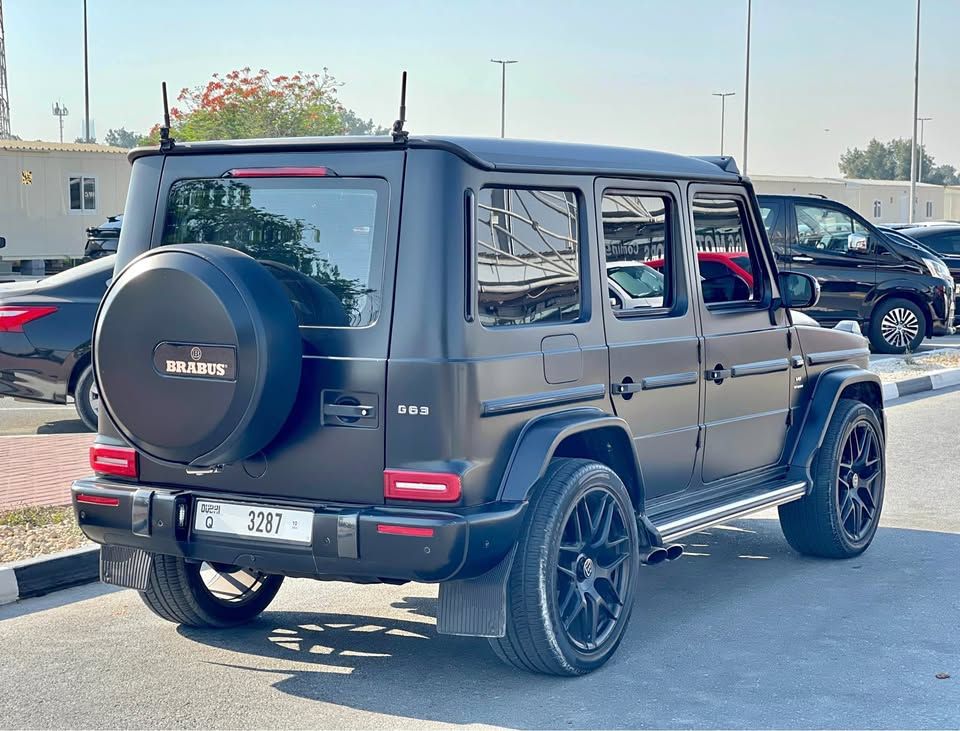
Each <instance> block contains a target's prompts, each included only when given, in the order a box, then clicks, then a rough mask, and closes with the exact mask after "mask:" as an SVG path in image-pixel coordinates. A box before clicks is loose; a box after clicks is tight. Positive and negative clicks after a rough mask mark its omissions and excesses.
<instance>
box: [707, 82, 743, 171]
mask: <svg viewBox="0 0 960 731" xmlns="http://www.w3.org/2000/svg"><path fill="white" fill-rule="evenodd" d="M736 93H737V92H735V91H715V92H713V94H712V96H718V97H720V157H723V128H724V126H725V123H726V113H727V97H728V96H736Z"/></svg>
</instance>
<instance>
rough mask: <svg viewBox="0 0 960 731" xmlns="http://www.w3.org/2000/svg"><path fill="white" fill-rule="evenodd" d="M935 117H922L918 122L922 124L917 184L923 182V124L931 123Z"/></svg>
mask: <svg viewBox="0 0 960 731" xmlns="http://www.w3.org/2000/svg"><path fill="white" fill-rule="evenodd" d="M931 119H933V117H920V119H918V120H917V121H918V122H919V123H920V152H919V153H918V154H917V157H918V158H919V161H918V163H917V182H918V183H922V182H923V123H924V122H929V121H930V120H931Z"/></svg>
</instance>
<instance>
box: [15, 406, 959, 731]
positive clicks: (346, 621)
mask: <svg viewBox="0 0 960 731" xmlns="http://www.w3.org/2000/svg"><path fill="white" fill-rule="evenodd" d="M889 423H890V442H889V449H888V460H889V476H888V484H887V500H886V506H885V510H884V516H883V527H882V528H881V530H880V531H879V532H878V534H877V537H876V540H875V542H874V544H873V546H872V547H871V548H870V550H869V551H867V552H866V553H865V554H864V555H863V556H861V557H859V558H857V559H853V560H850V561H842V562H837V561H822V560H813V559H806V558H801V557H800V556H798V555H796V554H794V553H793V552H792V551H791V550H790V549H789V548H788V547H787V545H786V543H785V542H784V540H783V538H782V536H781V534H780V531H779V528H778V526H777V524H776V521H775V520H773V518H775V513H774V512H773V511H770V512H768V513H767V514H765V515H762V516H760V517H759V518H758V519H749V520H743V521H739V522H737V523H735V524H733V525H730V526H725V527H721V528H715V529H711V530H710V531H708V532H705V533H702V534H699V535H696V536H692V537H690V539H689V543H688V544H687V549H688V552H689V553H688V555H687V556H685V557H684V558H682V559H681V560H680V561H677V562H675V563H673V564H668V565H666V566H658V567H655V568H649V569H644V575H643V579H644V587H643V592H642V596H641V597H640V598H639V600H638V601H637V606H636V607H635V610H634V614H633V621H632V624H631V627H630V629H629V631H628V633H627V636H626V638H625V640H624V642H623V645H622V646H621V648H620V650H619V652H618V654H617V655H616V657H615V658H614V659H613V660H612V661H611V662H610V663H609V664H608V665H607V666H605V667H604V668H603V669H601V670H600V671H598V672H597V673H594V674H593V675H591V676H589V677H585V678H578V679H572V680H571V679H556V678H547V677H539V676H532V675H527V674H524V673H520V672H517V671H514V670H512V669H510V668H507V667H505V666H503V665H501V664H500V663H499V662H498V661H497V660H496V659H495V658H494V657H493V655H492V653H491V652H490V651H489V650H488V648H487V646H486V643H485V642H484V641H483V640H475V639H469V638H455V637H441V636H438V635H437V634H436V632H435V629H434V619H433V617H434V615H435V611H436V589H435V588H434V587H431V586H426V585H406V586H400V587H385V586H366V587H365V586H353V585H349V584H339V583H329V584H327V583H318V582H312V581H308V580H296V581H288V582H287V583H286V584H285V585H284V587H283V589H282V590H281V592H280V595H279V596H278V598H277V599H276V601H275V602H274V604H273V605H272V606H271V608H270V609H269V611H267V612H266V613H265V614H264V615H263V616H262V617H261V618H260V619H259V620H258V621H257V622H255V623H254V624H252V625H249V626H247V627H245V628H242V629H239V630H234V631H198V630H190V629H178V628H177V627H175V626H174V625H172V624H168V623H165V622H163V621H161V620H160V619H157V618H156V617H154V616H153V615H151V614H149V613H148V611H147V610H146V609H145V608H144V607H143V606H142V604H141V602H140V600H139V598H138V597H137V595H136V593H134V592H132V591H121V590H115V589H107V588H105V587H102V586H99V585H95V586H88V587H83V588H78V589H74V590H70V591H65V592H60V593H59V594H55V595H51V596H49V597H43V598H40V599H34V600H28V601H25V602H21V603H20V604H17V605H12V606H8V607H3V608H0V678H3V682H0V726H2V727H52V726H57V727H118V726H119V727H144V726H150V727H157V726H160V727H207V728H237V727H240V728H245V727H297V728H307V727H345V728H357V727H367V728H381V727H383V728H385V727H397V726H406V727H425V726H430V725H434V724H440V725H450V724H490V725H499V726H508V727H516V728H581V727H607V728H616V727H641V726H642V727H654V728H676V727H694V728H715V727H723V728H801V727H814V728H819V727H824V728H956V727H958V726H960V630H958V627H960V560H958V559H960V489H958V488H960V479H958V478H957V472H956V464H955V460H956V456H957V447H956V444H957V439H956V433H957V424H958V423H960V390H958V389H954V390H952V391H948V392H941V393H940V394H939V395H936V396H928V397H926V398H912V399H905V400H904V401H903V402H898V404H897V405H895V406H892V407H891V408H890V409H889ZM937 673H949V674H950V675H951V677H950V678H949V679H945V680H938V679H937V678H936V677H935V675H936V674H937Z"/></svg>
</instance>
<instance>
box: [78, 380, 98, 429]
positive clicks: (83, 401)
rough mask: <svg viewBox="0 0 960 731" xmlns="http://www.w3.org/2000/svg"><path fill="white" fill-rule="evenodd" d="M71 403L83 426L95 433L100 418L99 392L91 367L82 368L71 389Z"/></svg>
mask: <svg viewBox="0 0 960 731" xmlns="http://www.w3.org/2000/svg"><path fill="white" fill-rule="evenodd" d="M73 401H74V405H75V406H76V407H77V415H78V416H79V417H80V421H82V422H83V425H84V426H85V427H87V429H89V430H90V431H96V430H97V428H98V423H97V420H98V418H99V416H100V391H99V390H98V389H97V382H96V381H95V380H94V378H93V367H92V366H87V367H86V368H84V369H83V372H82V373H81V374H80V377H79V378H78V379H77V385H76V387H75V388H74V389H73Z"/></svg>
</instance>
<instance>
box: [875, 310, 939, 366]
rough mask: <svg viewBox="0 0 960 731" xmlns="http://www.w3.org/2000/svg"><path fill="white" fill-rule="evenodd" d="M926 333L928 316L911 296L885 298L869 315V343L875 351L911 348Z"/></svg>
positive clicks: (918, 342)
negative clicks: (926, 316) (907, 298)
mask: <svg viewBox="0 0 960 731" xmlns="http://www.w3.org/2000/svg"><path fill="white" fill-rule="evenodd" d="M926 336H927V320H926V318H925V317H924V316H923V313H922V312H921V311H920V308H919V307H917V305H916V304H914V303H913V302H911V301H910V300H905V299H896V298H895V299H888V300H884V301H883V302H881V303H880V305H879V306H878V307H877V308H876V309H874V311H873V316H872V317H871V318H870V344H871V345H872V346H873V351H874V352H875V353H894V354H898V353H906V352H907V351H911V352H912V351H914V350H916V349H917V348H918V347H920V343H922V342H923V339H924V338H925V337H926Z"/></svg>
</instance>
